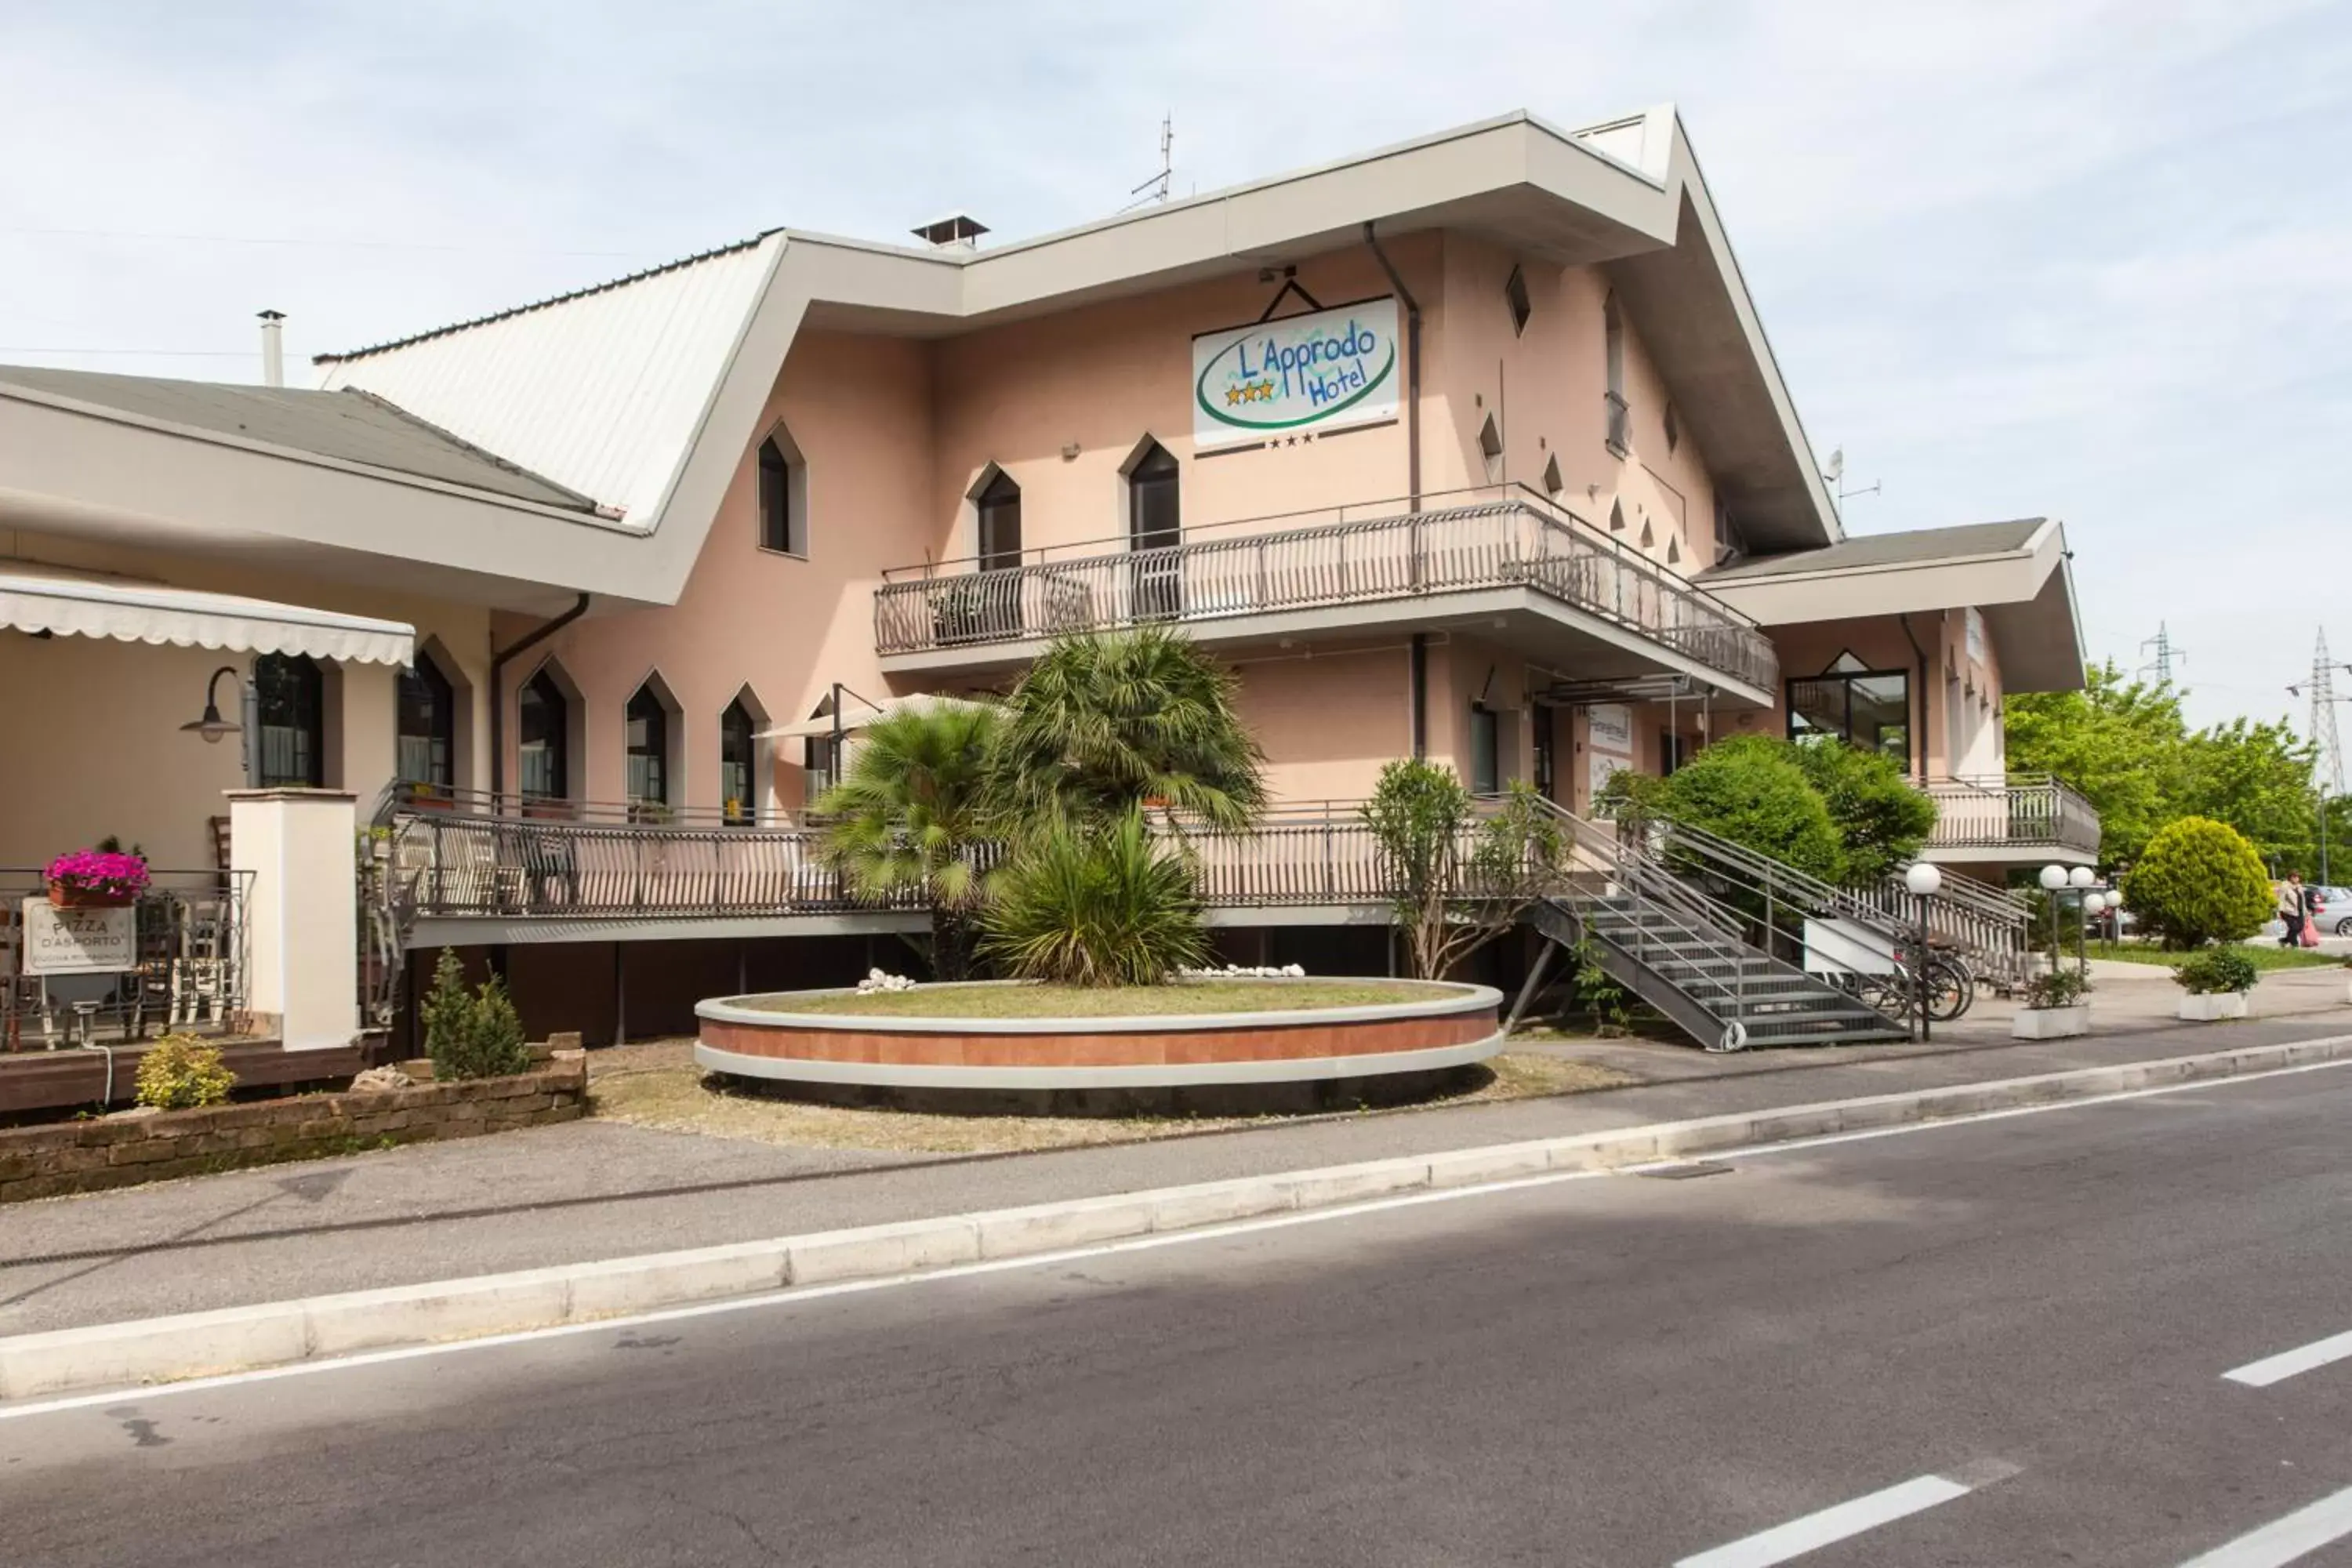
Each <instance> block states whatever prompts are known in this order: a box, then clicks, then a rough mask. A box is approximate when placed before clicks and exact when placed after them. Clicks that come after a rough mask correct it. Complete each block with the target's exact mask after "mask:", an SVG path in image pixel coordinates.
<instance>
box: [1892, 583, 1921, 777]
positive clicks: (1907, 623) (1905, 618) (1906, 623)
mask: <svg viewBox="0 0 2352 1568" xmlns="http://www.w3.org/2000/svg"><path fill="white" fill-rule="evenodd" d="M1895 620H1896V621H1898V622H1899V623H1901V625H1902V627H1903V636H1904V637H1905V639H1906V640H1907V641H1908V642H1909V643H1910V644H1911V651H1912V653H1914V654H1915V655H1916V656H1917V657H1918V660H1919V718H1918V721H1917V723H1918V728H1917V730H1916V733H1915V735H1914V742H1915V744H1916V748H1917V749H1916V751H1914V752H1912V753H1911V754H1912V755H1913V756H1915V757H1916V758H1918V759H1919V766H1918V779H1919V783H1920V784H1922V785H1925V784H1927V649H1926V648H1924V647H1920V646H1919V639H1918V638H1917V637H1914V636H1912V634H1911V613H1910V612H1909V611H1908V610H1906V611H1905V612H1904V613H1903V614H1901V615H1899V616H1895Z"/></svg>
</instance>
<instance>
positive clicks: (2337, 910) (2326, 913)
mask: <svg viewBox="0 0 2352 1568" xmlns="http://www.w3.org/2000/svg"><path fill="white" fill-rule="evenodd" d="M2312 891H2313V892H2315V893H2316V894H2318V895H2319V917H2318V918H2319V929H2320V930H2322V931H2334V932H2335V933H2336V935H2337V936H2352V888H2314V889H2312Z"/></svg>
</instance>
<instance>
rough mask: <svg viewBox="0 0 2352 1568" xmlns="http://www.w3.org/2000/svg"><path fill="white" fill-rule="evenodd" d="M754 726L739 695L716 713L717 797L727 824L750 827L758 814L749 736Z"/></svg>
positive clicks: (752, 754)
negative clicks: (717, 746) (720, 711)
mask: <svg viewBox="0 0 2352 1568" xmlns="http://www.w3.org/2000/svg"><path fill="white" fill-rule="evenodd" d="M756 729H757V726H756V725H755V724H753V722H752V721H751V710H750V709H748V708H746V707H744V706H743V700H742V699H741V698H740V697H738V698H737V699H735V700H734V701H732V702H730V703H729V704H728V705H727V711H725V712H724V713H721V714H720V715H719V804H720V809H722V810H723V811H724V812H725V813H726V814H727V825H728V826H730V827H745V826H750V825H751V823H752V821H753V820H754V819H755V818H756V817H757V816H758V815H759V803H758V801H757V800H756V798H755V797H754V795H753V794H752V792H753V790H754V789H755V788H756V787H757V785H756V783H755V780H754V777H753V773H754V769H753V767H752V758H753V756H754V754H755V753H754V752H753V750H752V747H753V744H754V742H753V741H752V739H751V736H752V733H753V731H755V730H756Z"/></svg>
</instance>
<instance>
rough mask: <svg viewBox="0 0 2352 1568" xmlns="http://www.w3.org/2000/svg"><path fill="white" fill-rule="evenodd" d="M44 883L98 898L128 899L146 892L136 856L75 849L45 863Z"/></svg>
mask: <svg viewBox="0 0 2352 1568" xmlns="http://www.w3.org/2000/svg"><path fill="white" fill-rule="evenodd" d="M47 876H48V879H49V881H50V882H52V883H54V884H55V885H57V886H58V887H62V888H68V889H72V890H74V891H75V892H81V893H94V894H97V895H98V896H99V897H100V898H110V899H132V898H136V897H138V896H139V895H140V894H141V893H142V892H144V891H146V889H147V883H148V880H149V878H148V875H147V862H146V861H145V860H144V859H143V858H141V857H139V856H137V855H116V854H110V853H108V852H106V851H104V850H99V849H77V850H75V851H73V853H71V854H69V855H60V856H58V858H56V859H54V860H52V861H50V862H49V868H48V872H47Z"/></svg>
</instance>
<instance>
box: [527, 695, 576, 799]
mask: <svg viewBox="0 0 2352 1568" xmlns="http://www.w3.org/2000/svg"><path fill="white" fill-rule="evenodd" d="M516 709H517V712H516V716H515V739H516V752H517V762H518V767H517V770H516V771H517V773H518V774H519V776H520V781H521V784H522V793H523V795H524V796H525V797H526V798H529V799H533V800H563V799H566V798H568V797H569V796H570V795H571V794H572V709H571V703H570V702H569V701H568V700H566V699H565V697H564V695H563V689H562V687H560V686H558V685H556V683H555V677H554V676H552V675H551V674H549V673H548V672H547V671H546V670H544V669H542V670H541V671H540V672H539V673H538V674H537V675H534V676H532V677H531V678H530V679H529V680H526V681H524V682H523V684H522V691H521V693H520V696H519V697H518V698H517V699H516Z"/></svg>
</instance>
